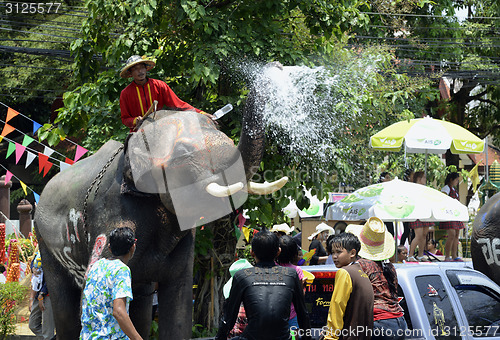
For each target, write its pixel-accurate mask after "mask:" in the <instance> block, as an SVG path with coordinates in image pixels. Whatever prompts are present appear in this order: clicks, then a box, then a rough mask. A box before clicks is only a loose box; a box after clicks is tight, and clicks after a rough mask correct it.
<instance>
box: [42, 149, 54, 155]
mask: <svg viewBox="0 0 500 340" xmlns="http://www.w3.org/2000/svg"><path fill="white" fill-rule="evenodd" d="M53 153H54V150H52V149H51V148H49V147H48V146H46V147H44V148H43V154H44V155H45V156H47V157H50V155H52V154H53Z"/></svg>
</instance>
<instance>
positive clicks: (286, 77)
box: [240, 58, 380, 165]
mask: <svg viewBox="0 0 500 340" xmlns="http://www.w3.org/2000/svg"><path fill="white" fill-rule="evenodd" d="M378 61H380V60H368V59H363V58H360V59H354V60H351V61H349V62H348V63H347V64H345V65H343V66H341V67H338V68H336V70H335V72H333V71H332V70H330V69H328V68H326V67H324V66H321V67H313V68H310V67H306V66H284V67H283V69H280V68H278V67H266V66H263V65H257V64H251V63H246V64H242V65H240V70H242V71H243V73H244V74H246V76H248V77H249V78H250V79H251V81H252V82H253V84H254V86H255V87H256V88H257V89H259V91H260V92H261V94H263V95H264V97H265V100H266V107H265V111H264V123H265V125H266V131H267V134H268V137H269V139H270V140H272V141H274V142H276V144H277V145H278V146H279V149H280V150H281V151H282V153H283V154H287V155H288V157H290V158H291V159H292V160H307V161H309V162H310V163H311V164H314V165H324V164H328V163H331V161H332V157H333V156H334V154H335V152H336V149H338V148H339V147H342V145H343V144H342V142H341V141H340V139H341V138H349V135H346V133H347V134H348V133H349V131H348V129H349V126H352V125H353V124H355V123H356V122H358V121H359V117H360V116H361V115H362V114H363V109H362V103H361V101H360V99H359V97H361V95H362V93H363V91H369V89H368V88H369V86H367V82H368V78H370V77H373V74H374V73H376V72H378V67H377V62H378ZM353 88H354V91H353V90H352V89H353ZM344 145H345V144H344Z"/></svg>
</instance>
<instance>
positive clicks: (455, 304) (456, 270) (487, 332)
mask: <svg viewBox="0 0 500 340" xmlns="http://www.w3.org/2000/svg"><path fill="white" fill-rule="evenodd" d="M395 267H396V271H397V274H398V283H399V287H398V291H399V297H400V299H401V301H400V304H401V306H402V307H403V309H404V311H405V318H406V322H407V324H408V332H407V334H406V339H439V340H441V339H443V340H444V339H446V340H448V339H457V340H458V339H460V340H465V339H485V340H486V339H500V287H499V286H498V285H497V284H496V283H495V282H493V281H492V280H490V279H489V278H488V277H487V276H485V275H484V274H482V273H480V272H478V271H476V270H474V269H472V262H461V263H458V262H441V263H435V262H434V263H431V262H428V263H425V262H420V263H414V264H412V263H405V264H395ZM303 268H304V269H305V270H307V271H309V272H311V273H313V274H314V275H315V277H316V278H315V279H314V282H313V283H312V284H311V285H309V286H307V287H306V293H305V300H306V307H307V309H308V312H309V316H310V318H311V326H312V327H313V328H314V332H313V338H315V339H317V338H318V337H319V335H320V331H321V328H322V327H323V326H325V325H326V318H327V313H328V308H329V305H330V299H331V296H332V292H333V288H334V286H335V273H336V271H337V268H336V267H335V266H334V265H318V266H307V267H303Z"/></svg>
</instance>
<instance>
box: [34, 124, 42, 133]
mask: <svg viewBox="0 0 500 340" xmlns="http://www.w3.org/2000/svg"><path fill="white" fill-rule="evenodd" d="M41 127H42V124H38V123H37V122H35V121H33V135H35V133H36V132H37V131H38V129H39V128H41Z"/></svg>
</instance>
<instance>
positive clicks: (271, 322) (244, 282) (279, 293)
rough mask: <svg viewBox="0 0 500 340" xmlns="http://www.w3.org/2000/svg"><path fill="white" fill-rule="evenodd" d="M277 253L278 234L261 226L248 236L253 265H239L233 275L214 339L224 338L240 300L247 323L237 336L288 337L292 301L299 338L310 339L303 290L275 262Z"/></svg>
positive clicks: (253, 339)
mask: <svg viewBox="0 0 500 340" xmlns="http://www.w3.org/2000/svg"><path fill="white" fill-rule="evenodd" d="M279 253H280V248H279V239H278V236H276V235H275V234H273V233H271V232H269V231H268V230H265V229H264V230H262V231H260V232H258V233H257V234H255V236H254V237H253V239H252V250H251V254H252V256H253V257H254V259H255V262H256V264H255V266H254V267H253V268H248V269H242V270H240V271H238V272H236V274H235V275H234V277H233V283H232V286H231V291H230V293H229V298H228V299H227V301H226V304H225V306H224V313H223V316H222V319H221V322H220V324H219V331H218V333H217V336H216V337H215V340H226V339H227V334H228V333H229V331H230V330H231V329H232V328H233V325H234V323H235V321H236V317H237V316H238V310H239V308H240V303H241V302H243V305H244V307H245V311H246V314H247V319H248V325H247V327H246V328H245V331H244V332H243V334H242V335H241V336H239V337H236V338H233V339H239V340H290V339H291V333H290V329H289V328H288V319H289V318H290V306H291V303H292V302H293V305H294V306H295V311H296V312H297V319H298V323H299V327H300V329H299V330H294V332H296V334H297V335H303V336H302V338H301V339H303V340H309V339H311V337H310V334H311V326H310V322H309V316H308V315H307V312H306V307H305V303H304V293H303V290H302V288H301V285H300V282H299V277H298V276H297V272H296V271H295V269H293V268H289V267H281V266H277V265H276V263H275V262H274V260H275V258H276V257H277V256H278V254H279Z"/></svg>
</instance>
